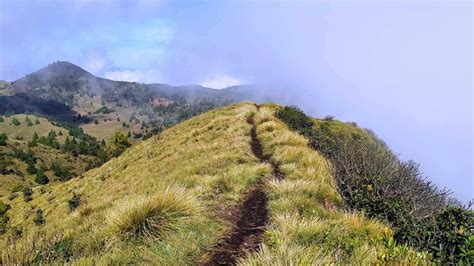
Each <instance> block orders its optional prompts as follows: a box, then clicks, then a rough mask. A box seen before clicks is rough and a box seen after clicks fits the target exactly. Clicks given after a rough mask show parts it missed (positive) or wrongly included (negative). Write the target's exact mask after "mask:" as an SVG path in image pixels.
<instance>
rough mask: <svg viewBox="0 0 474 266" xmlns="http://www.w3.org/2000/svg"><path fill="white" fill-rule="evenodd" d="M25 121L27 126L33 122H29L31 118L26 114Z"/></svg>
mask: <svg viewBox="0 0 474 266" xmlns="http://www.w3.org/2000/svg"><path fill="white" fill-rule="evenodd" d="M25 123H26V125H27V126H29V127H31V126H33V122H31V120H30V118H29V117H28V116H27V117H26V118H25Z"/></svg>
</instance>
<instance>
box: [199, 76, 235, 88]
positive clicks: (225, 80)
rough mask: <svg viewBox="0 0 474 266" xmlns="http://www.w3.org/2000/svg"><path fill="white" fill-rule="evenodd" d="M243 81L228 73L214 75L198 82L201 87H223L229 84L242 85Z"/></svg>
mask: <svg viewBox="0 0 474 266" xmlns="http://www.w3.org/2000/svg"><path fill="white" fill-rule="evenodd" d="M243 83H244V82H243V81H242V80H239V79H237V78H235V77H232V76H229V75H214V76H211V77H209V78H207V79H206V80H204V81H203V82H201V83H200V85H201V86H203V87H208V88H213V89H218V90H221V89H225V88H227V87H230V86H236V85H242V84H243Z"/></svg>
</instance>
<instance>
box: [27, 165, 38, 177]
mask: <svg viewBox="0 0 474 266" xmlns="http://www.w3.org/2000/svg"><path fill="white" fill-rule="evenodd" d="M26 171H27V172H28V174H32V175H34V174H36V172H37V170H36V167H35V164H34V163H28V167H26Z"/></svg>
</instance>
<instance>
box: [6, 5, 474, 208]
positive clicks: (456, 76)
mask: <svg viewBox="0 0 474 266" xmlns="http://www.w3.org/2000/svg"><path fill="white" fill-rule="evenodd" d="M472 5H473V4H472V3H469V2H447V1H446V2H428V1H420V2H408V1H407V2H405V1H400V2H383V3H377V2H363V3H361V2H358V3H356V2H331V3H329V2H316V3H315V2H312V3H310V2H304V1H302V2H296V3H295V2H267V1H263V2H259V3H255V2H245V3H240V2H234V1H226V2H225V3H222V2H215V3H213V2H193V3H188V2H173V3H171V2H167V1H164V2H163V1H144V2H139V3H137V4H132V3H131V2H128V1H123V2H121V1H118V2H115V1H98V2H97V1H90V2H87V1H73V3H70V4H65V3H64V2H62V1H58V2H55V1H51V2H48V3H40V2H37V3H35V4H32V5H26V4H24V3H22V2H21V1H20V2H19V3H6V2H3V3H2V9H4V8H8V10H18V11H12V14H2V15H4V16H2V19H0V27H1V32H2V36H1V38H0V48H1V50H0V58H2V59H1V60H0V61H1V62H0V63H1V64H0V79H6V80H14V79H17V78H20V77H21V76H22V75H24V74H26V73H29V72H32V71H34V70H37V69H39V68H40V67H43V66H45V65H46V64H48V63H51V62H52V61H56V60H68V61H71V62H72V63H77V64H79V65H81V66H83V67H84V68H85V69H86V70H88V71H90V72H92V73H93V74H96V75H99V76H102V77H108V78H114V79H126V80H134V81H139V82H146V83H152V82H161V83H170V84H173V85H177V84H202V85H206V84H213V86H214V87H215V88H222V87H225V86H231V85H237V84H255V85H256V86H255V87H256V88H258V89H259V90H261V91H259V92H258V93H260V94H261V93H262V91H263V93H264V94H269V95H274V96H273V97H272V98H275V100H277V101H278V102H280V103H283V104H291V105H297V106H299V107H300V108H301V109H303V110H304V111H305V112H306V113H308V114H310V115H312V116H316V117H323V116H325V115H334V116H335V117H336V118H337V119H340V120H343V121H355V122H357V124H358V125H360V126H362V127H366V128H370V129H372V130H374V131H375V132H376V134H377V135H378V136H379V137H381V138H382V139H383V140H384V141H385V142H386V143H387V144H388V145H389V146H390V148H391V149H392V150H394V151H395V152H396V153H399V154H400V157H401V158H402V159H404V160H407V159H413V160H414V161H416V162H418V163H420V164H421V169H422V170H423V171H424V173H425V175H426V176H428V177H429V179H430V180H432V181H434V182H435V183H436V184H438V185H439V186H440V187H447V188H448V189H451V190H452V191H453V192H454V196H455V197H457V198H459V199H460V200H462V201H464V202H466V201H468V200H470V199H472V198H473V196H474V195H473V193H474V181H473V180H474V166H473V161H474V156H473V150H474V143H473V139H472V136H473V135H474V132H473V124H474V119H473V101H474V99H473V92H472V91H473V84H472V74H473V69H472V61H473V53H472V47H473V43H472V36H473V28H472V25H473V23H472ZM4 10H6V9H4ZM15 12H19V13H23V14H32V15H29V16H26V17H24V18H22V20H24V21H21V22H20V21H19V20H20V19H19V18H18V14H16V13H15ZM41 14H50V16H46V17H45V16H44V15H41ZM39 32H45V34H42V35H41V34H39ZM7 35H8V36H7ZM18 58H20V59H18Z"/></svg>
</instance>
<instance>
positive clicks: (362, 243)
mask: <svg viewBox="0 0 474 266" xmlns="http://www.w3.org/2000/svg"><path fill="white" fill-rule="evenodd" d="M276 108H277V107H276V106H274V105H265V106H263V107H261V108H260V111H259V112H258V113H257V114H256V116H255V121H256V123H257V136H258V138H259V139H260V141H261V143H262V145H263V148H264V153H265V154H266V155H271V158H272V160H273V161H274V162H275V163H276V164H278V165H279V167H280V169H281V171H282V172H283V173H284V174H285V179H284V180H282V181H271V182H270V184H269V187H268V194H269V197H270V201H269V210H270V215H271V225H270V226H269V228H268V229H267V231H266V232H265V239H264V244H263V246H262V247H261V249H260V250H258V251H256V252H253V253H251V254H250V255H249V256H248V257H247V258H243V259H241V260H240V264H241V265H327V264H340V263H342V264H356V265H367V264H374V263H381V261H380V256H381V254H386V253H387V252H390V251H389V250H388V249H387V248H386V247H385V245H384V237H390V233H391V231H390V230H389V229H388V227H387V226H386V225H384V224H382V223H380V222H378V221H375V220H372V219H368V218H366V217H365V216H364V215H363V214H362V213H351V212H348V211H346V209H345V208H344V203H343V201H342V199H341V197H340V195H339V193H338V191H337V188H336V185H335V180H334V178H333V176H332V168H331V167H332V166H331V165H330V163H329V162H328V161H327V160H326V159H325V158H324V157H323V156H322V155H321V154H319V153H318V152H316V151H314V150H312V149H310V148H309V147H308V143H307V140H306V139H305V138H304V137H303V136H300V135H299V134H297V133H295V132H292V131H290V130H289V129H288V128H287V126H286V125H285V124H283V123H282V122H281V121H279V120H278V119H276V118H275V117H274V116H273V115H272V113H273V112H274V111H275V110H276ZM410 252H411V253H410ZM414 254H415V253H414V252H413V250H411V251H406V252H405V251H404V252H401V253H400V254H399V256H398V257H396V258H395V259H394V260H392V261H391V262H395V263H397V262H403V261H405V262H409V263H417V262H418V261H417V259H416V256H415V255H414ZM405 258H408V259H407V260H404V259H405Z"/></svg>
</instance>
